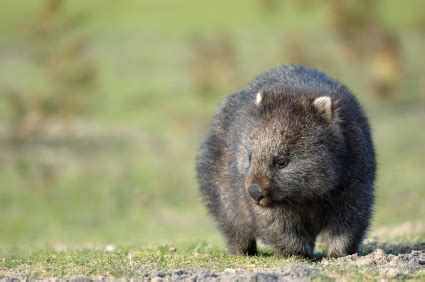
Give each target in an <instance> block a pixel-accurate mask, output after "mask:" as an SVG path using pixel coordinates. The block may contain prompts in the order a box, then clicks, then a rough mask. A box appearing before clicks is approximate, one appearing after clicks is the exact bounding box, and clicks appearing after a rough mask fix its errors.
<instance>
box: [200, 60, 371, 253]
mask: <svg viewBox="0 0 425 282" xmlns="http://www.w3.org/2000/svg"><path fill="white" fill-rule="evenodd" d="M196 168H197V173H198V180H199V183H200V191H201V194H202V197H203V200H204V202H205V204H206V207H207V209H208V211H209V213H210V214H211V215H212V216H213V217H214V219H215V220H216V222H217V223H218V227H219V229H220V231H221V233H222V234H223V236H224V238H225V240H226V243H227V249H228V252H229V253H231V254H247V255H253V254H255V253H256V252H257V244H256V239H261V240H262V241H263V242H264V243H265V244H268V245H270V246H271V247H272V248H273V249H274V250H275V251H276V254H277V255H280V256H288V255H298V256H304V257H310V258H311V257H313V251H314V245H315V241H316V238H317V237H319V238H321V239H322V240H323V241H324V243H325V244H326V246H327V255H328V256H332V257H340V256H345V255H349V254H353V253H356V252H357V250H358V247H359V245H360V243H361V241H362V239H363V236H364V235H365V233H366V231H367V229H368V226H369V222H370V219H371V215H372V206H373V203H374V180H375V170H376V165H375V152H374V147H373V142H372V138H371V133H370V129H369V125H368V121H367V118H366V116H365V114H364V112H363V111H362V109H361V108H360V106H359V103H358V102H357V101H356V98H355V97H354V96H353V95H352V94H351V93H350V91H349V90H348V89H347V88H346V87H345V86H344V85H342V84H341V83H339V82H338V81H336V80H334V79H332V78H330V77H328V76H327V75H325V74H324V73H322V72H319V71H316V70H314V69H310V68H306V67H302V66H281V67H278V68H276V69H273V70H271V71H268V72H266V73H264V74H261V75H260V76H258V77H257V78H255V79H254V80H253V81H252V82H251V83H249V84H248V85H247V86H246V87H244V88H243V89H242V90H240V91H239V92H237V93H235V94H233V95H231V96H229V97H228V98H227V99H226V100H225V101H224V102H223V103H222V104H221V106H220V107H219V109H218V111H217V113H216V114H215V116H214V118H213V121H212V124H211V128H210V131H209V134H208V137H207V138H206V140H205V141H204V142H203V144H202V145H201V148H200V151H199V154H198V156H197V167H196Z"/></svg>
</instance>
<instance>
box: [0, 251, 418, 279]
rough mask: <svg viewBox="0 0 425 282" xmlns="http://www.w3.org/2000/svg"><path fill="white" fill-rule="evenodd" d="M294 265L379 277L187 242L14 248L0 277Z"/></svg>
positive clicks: (334, 274) (318, 275)
mask: <svg viewBox="0 0 425 282" xmlns="http://www.w3.org/2000/svg"><path fill="white" fill-rule="evenodd" d="M365 248H366V247H365ZM366 253H367V252H366ZM366 253H365V254H366ZM294 264H296V265H302V266H305V267H311V268H314V269H316V270H317V272H315V273H314V274H313V276H312V278H313V279H318V280H321V279H335V278H344V279H377V278H379V277H380V276H379V275H380V272H379V270H378V269H373V268H370V267H368V266H359V267H356V266H354V265H350V264H341V263H337V262H336V261H334V260H326V259H325V260H323V259H321V258H320V256H319V257H318V258H317V259H316V260H314V261H312V260H306V259H302V258H298V257H289V258H278V257H276V256H273V255H272V253H271V252H270V251H269V250H266V249H262V250H261V251H260V253H259V254H258V255H256V256H230V255H228V254H226V253H225V252H224V250H223V248H221V247H217V246H212V245H210V244H207V243H186V244H180V245H161V246H155V247H145V248H140V247H136V246H133V247H120V248H114V249H111V250H109V251H106V250H103V249H100V248H93V247H92V248H87V249H78V250H64V251H55V250H52V249H49V248H47V249H45V248H44V249H40V250H35V251H31V252H28V251H23V250H15V251H13V252H10V253H8V254H7V255H5V256H3V258H2V259H0V278H1V277H2V275H3V276H4V277H26V278H30V279H41V278H46V277H62V278H69V277H76V276H87V277H92V278H96V277H99V276H100V277H106V278H108V277H110V278H111V277H121V278H137V277H139V278H140V277H144V276H145V275H147V274H151V275H152V274H155V273H157V272H158V271H159V270H160V271H162V272H163V273H172V272H174V271H175V270H178V269H185V270H191V271H195V270H202V269H208V270H210V271H212V272H215V273H222V272H228V271H234V270H238V271H248V272H250V271H255V270H257V271H258V270H259V269H261V270H262V271H267V270H269V271H270V270H272V271H284V270H285V269H287V268H288V267H289V266H291V265H294ZM408 275H409V276H408V277H410V278H416V279H421V278H424V272H423V271H413V272H410V273H408Z"/></svg>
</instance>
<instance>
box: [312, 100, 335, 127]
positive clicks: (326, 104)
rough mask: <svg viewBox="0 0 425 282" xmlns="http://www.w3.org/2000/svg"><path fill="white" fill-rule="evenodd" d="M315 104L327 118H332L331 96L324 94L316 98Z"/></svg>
mask: <svg viewBox="0 0 425 282" xmlns="http://www.w3.org/2000/svg"><path fill="white" fill-rule="evenodd" d="M313 106H314V107H315V108H316V109H317V110H318V111H319V113H321V114H323V115H324V116H325V118H326V119H327V120H329V121H330V120H331V119H332V100H331V97H329V96H322V97H318V98H316V99H314V101H313Z"/></svg>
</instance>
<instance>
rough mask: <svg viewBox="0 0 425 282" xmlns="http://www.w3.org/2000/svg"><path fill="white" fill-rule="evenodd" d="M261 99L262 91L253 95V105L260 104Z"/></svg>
mask: <svg viewBox="0 0 425 282" xmlns="http://www.w3.org/2000/svg"><path fill="white" fill-rule="evenodd" d="M262 100H263V92H261V91H260V92H258V93H257V95H256V96H255V105H256V106H260V104H261V101H262Z"/></svg>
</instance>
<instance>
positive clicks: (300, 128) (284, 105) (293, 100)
mask: <svg viewBox="0 0 425 282" xmlns="http://www.w3.org/2000/svg"><path fill="white" fill-rule="evenodd" d="M301 91H305V90H299V92H301ZM296 92H297V90H294V89H291V90H275V89H271V90H263V91H261V92H259V93H258V94H257V95H256V97H255V99H253V100H252V107H251V108H250V110H249V111H248V115H247V116H246V117H244V120H245V122H244V124H246V127H243V132H244V133H243V134H242V136H241V139H240V142H239V144H238V150H237V154H238V156H237V160H238V167H239V169H240V171H241V172H242V173H243V174H244V175H245V189H246V191H247V193H248V194H249V196H250V197H251V198H252V199H253V200H254V201H255V202H256V203H257V204H259V205H261V206H273V205H274V204H276V203H280V202H285V201H287V202H293V201H299V200H303V199H308V198H310V199H311V198H314V197H321V198H326V196H327V195H326V194H327V193H328V192H329V191H330V190H331V189H333V188H334V187H335V186H336V184H337V182H338V180H339V179H338V178H339V174H340V173H341V172H340V170H341V158H343V155H344V142H343V137H342V134H341V129H340V125H339V122H338V105H337V104H338V103H337V101H332V99H331V98H330V97H329V96H327V95H326V93H323V96H319V95H298V94H302V93H296Z"/></svg>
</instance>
